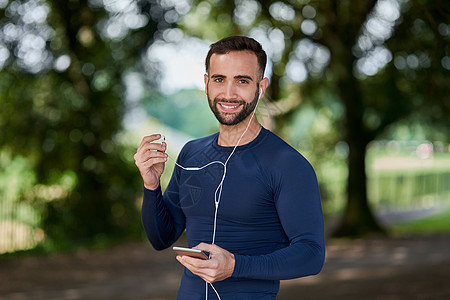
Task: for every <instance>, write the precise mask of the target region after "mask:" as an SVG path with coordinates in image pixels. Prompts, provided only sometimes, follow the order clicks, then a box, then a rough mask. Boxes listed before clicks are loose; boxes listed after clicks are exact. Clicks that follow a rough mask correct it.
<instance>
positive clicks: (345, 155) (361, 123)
mask: <svg viewBox="0 0 450 300" xmlns="http://www.w3.org/2000/svg"><path fill="white" fill-rule="evenodd" d="M229 35H247V36H250V37H253V38H255V39H256V40H258V41H259V42H260V43H261V44H262V45H263V48H264V49H265V50H266V52H267V54H268V56H269V62H268V67H267V70H266V76H267V77H268V78H269V80H270V86H269V89H268V91H267V92H266V95H265V97H264V99H263V102H262V104H261V105H260V106H259V108H258V112H257V115H258V118H259V120H260V121H261V122H262V123H263V125H264V126H265V127H266V128H268V129H270V130H272V131H274V132H275V133H276V134H278V135H279V136H281V137H282V138H283V139H285V140H286V141H287V142H288V143H290V144H291V145H292V146H294V147H295V148H296V149H298V151H299V152H300V153H302V154H303V155H304V156H305V157H306V158H307V159H308V160H309V161H310V162H311V163H312V165H313V166H314V168H315V170H316V172H317V176H318V180H319V184H320V188H321V194H322V201H323V202H322V205H323V209H324V214H325V221H326V228H327V230H326V231H327V232H326V233H327V239H328V240H329V241H331V243H333V242H334V243H336V241H341V242H342V241H348V243H352V241H355V239H356V240H358V241H361V240H360V239H361V238H364V239H369V240H370V239H371V238H373V237H377V238H378V237H383V241H386V243H389V240H390V241H392V239H398V238H400V237H405V236H408V237H409V236H418V237H419V238H420V239H422V238H425V237H430V236H434V235H436V234H438V235H439V236H442V235H444V236H447V237H450V236H448V234H449V233H450V144H449V143H450V118H449V115H450V114H449V112H450V97H449V95H450V84H449V82H450V81H449V72H450V46H449V39H450V3H449V2H448V1H445V0H436V1H431V0H419V1H412V0H370V1H318V0H317V1H316V0H286V1H255V0H234V1H225V0H203V1H197V0H65V1H63V0H53V1H51V0H14V1H11V0H0V272H2V270H1V264H2V262H3V263H4V262H5V261H6V262H8V263H10V261H11V260H12V261H14V262H15V261H16V260H18V259H19V260H20V258H22V256H25V257H29V256H37V257H42V256H45V257H47V255H56V254H57V253H61V252H64V253H67V252H74V251H75V252H77V251H79V250H80V249H84V250H83V251H96V250H98V249H102V251H107V250H108V249H112V248H114V247H117V246H118V245H121V246H123V245H127V244H130V243H133V244H134V243H145V234H144V233H143V230H142V228H141V223H140V204H141V196H142V181H141V179H140V176H139V172H138V170H137V168H136V166H135V165H134V159H133V155H134V153H135V151H136V148H137V147H138V146H139V144H140V141H141V139H142V137H143V136H144V135H148V134H152V133H163V134H164V135H165V136H166V140H167V143H168V153H169V155H170V156H171V157H172V158H174V159H175V158H176V157H177V154H178V152H179V150H180V149H181V147H182V146H183V145H184V143H186V142H187V141H188V140H190V139H194V138H198V137H202V136H205V135H209V134H211V133H214V132H216V131H217V130H218V126H217V122H216V120H215V119H214V116H213V115H212V113H211V112H210V110H209V107H208V104H207V100H206V97H205V94H204V91H203V74H204V58H205V56H206V53H207V51H208V49H209V45H210V44H211V43H212V42H215V41H217V40H219V39H220V38H223V37H225V36H229ZM172 169H173V161H170V160H169V163H168V166H167V168H166V171H165V174H164V178H163V181H162V184H163V186H165V185H166V184H167V182H168V180H169V178H170V175H171V171H172ZM339 238H340V239H339ZM348 238H353V239H351V240H349V239H348ZM384 239H386V240H384ZM447 239H448V238H447ZM337 243H340V242H337ZM430 244H433V240H430ZM86 249H87V250H86ZM147 250H148V248H147ZM330 251H331V250H330ZM171 258H173V257H171ZM446 259H447V258H446ZM448 261H449V260H446V262H448ZM4 269H5V270H6V269H7V268H4ZM17 276H18V277H17V278H20V275H17ZM446 276H447V277H446V278H450V275H449V274H448V273H446ZM17 289H18V290H20V288H19V287H18V288H17ZM0 295H1V292H0ZM47 299H49V298H47ZM70 299H75V298H70ZM76 299H78V298H76ZM83 299H87V297H83ZM92 299H99V298H98V297H97V298H96V297H93V298H92ZM105 299H107V298H105ZM110 299H112V298H110ZM118 299H120V298H118ZM122 299H125V296H123V297H122ZM134 299H139V298H138V297H137V296H135V297H134ZM146 299H151V298H146ZM289 299H291V298H289ZM292 299H295V298H292Z"/></svg>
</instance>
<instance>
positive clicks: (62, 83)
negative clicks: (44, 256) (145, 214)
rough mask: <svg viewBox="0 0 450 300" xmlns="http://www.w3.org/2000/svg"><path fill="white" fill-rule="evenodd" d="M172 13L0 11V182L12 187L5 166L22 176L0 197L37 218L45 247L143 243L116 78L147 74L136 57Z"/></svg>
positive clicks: (32, 7)
mask: <svg viewBox="0 0 450 300" xmlns="http://www.w3.org/2000/svg"><path fill="white" fill-rule="evenodd" d="M172 8H173V7H172V6H170V5H169V4H167V5H166V4H164V5H162V4H161V3H159V2H158V3H155V1H141V0H138V1H133V2H131V3H130V4H129V7H128V8H123V7H121V6H120V5H116V3H106V2H105V3H104V4H103V3H102V2H98V1H87V0H80V1H69V2H67V1H61V0H55V1H44V0H43V1H18V0H16V1H9V2H6V3H5V4H4V5H3V6H2V8H1V9H0V11H1V14H2V16H3V17H2V19H1V20H0V30H1V31H2V32H8V34H7V35H1V36H0V49H3V52H2V54H1V55H0V68H1V69H0V107H1V109H0V132H1V134H0V147H1V149H2V152H1V155H2V159H3V161H2V163H3V164H7V165H8V168H7V169H6V170H5V172H3V170H2V171H1V172H0V176H6V177H8V178H9V180H15V179H17V178H16V177H15V175H14V174H13V173H12V171H11V170H12V169H11V167H12V166H16V167H18V169H17V170H24V173H23V175H24V177H23V179H24V180H23V181H22V182H20V186H17V185H16V188H15V189H14V190H15V193H17V194H15V195H9V194H8V193H10V192H9V187H5V186H3V181H2V190H1V192H2V196H4V197H6V196H5V194H4V193H6V194H8V195H9V196H8V197H10V198H14V201H16V202H20V203H21V205H26V206H28V207H31V208H32V210H34V212H38V213H39V215H40V216H41V217H40V218H39V219H38V222H39V223H40V224H38V226H39V227H40V228H42V229H43V230H44V233H45V237H46V240H45V243H47V244H48V245H50V244H52V245H53V246H52V247H55V248H59V247H64V245H67V246H70V245H74V244H85V243H92V242H94V243H98V242H100V243H105V240H108V239H114V238H121V237H129V238H133V237H138V236H139V237H140V236H141V232H142V230H141V227H140V218H139V209H138V208H139V205H140V202H139V200H138V199H139V198H140V194H141V185H142V183H141V180H140V178H139V172H138V171H137V169H136V167H135V165H134V162H133V160H132V157H133V154H134V151H135V148H134V149H129V148H128V147H127V146H124V145H122V144H121V142H120V141H119V140H118V138H117V136H118V134H119V133H120V132H121V130H122V121H123V116H124V114H125V111H126V102H125V100H126V99H125V90H126V87H125V84H124V81H123V77H124V76H126V74H127V72H130V71H135V70H137V69H139V68H140V67H142V68H143V69H145V70H148V71H149V72H152V71H153V70H152V69H148V68H147V66H145V65H144V64H142V63H141V53H142V51H144V50H145V48H146V47H147V46H148V45H149V44H151V43H152V41H153V40H154V35H156V34H157V33H158V28H161V29H164V28H169V27H171V26H172V24H171V23H170V22H167V21H166V20H165V19H164V12H165V11H167V10H171V9H172ZM149 11H152V14H151V15H150V14H148V12H149ZM33 12H40V13H36V14H34V13H33ZM126 18H128V19H127V20H128V21H130V20H133V21H134V23H130V22H125V19H126ZM130 18H131V19H130ZM158 26H159V27H158ZM12 29H15V30H12ZM5 49H6V50H5ZM5 53H7V54H8V55H9V56H5ZM5 57H7V58H8V59H4V58H5ZM144 75H145V76H148V77H149V78H148V80H149V82H150V79H151V78H153V74H144ZM5 155H7V156H5ZM5 157H6V158H5ZM5 160H6V161H9V163H11V164H12V165H11V166H10V165H9V164H8V163H6V162H4V161H5ZM25 171H26V172H25ZM6 182H8V181H5V183H6ZM12 187H13V186H11V188H12ZM4 199H6V198H3V199H1V200H2V201H3V200H4ZM19 221H20V222H26V220H24V219H23V218H22V219H20V218H19Z"/></svg>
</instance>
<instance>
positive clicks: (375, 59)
mask: <svg viewBox="0 0 450 300" xmlns="http://www.w3.org/2000/svg"><path fill="white" fill-rule="evenodd" d="M449 5H450V3H449V2H448V1H445V0H438V1H431V0H420V1H408V0H378V1H377V0H370V1H315V0H297V1H292V0H291V1H268V0H261V1H254V0H245V1H239V0H236V1H224V0H215V1H212V0H211V1H210V0H201V1H200V0H199V1H195V8H194V9H192V10H191V12H190V14H188V15H187V16H186V17H184V18H183V20H182V22H180V24H181V26H182V27H183V28H184V29H185V31H186V32H188V33H190V34H193V35H197V36H200V37H202V38H204V39H207V40H211V41H215V40H217V39H218V38H221V37H224V36H226V35H235V34H238V35H239V34H245V35H250V36H253V37H255V38H256V39H258V40H259V41H261V42H262V43H263V44H264V43H266V44H267V45H270V47H268V48H269V49H268V50H270V53H269V55H270V58H271V62H272V64H273V65H272V70H273V72H272V74H271V76H272V78H271V86H270V91H269V93H268V97H266V98H268V100H269V101H272V102H275V103H276V105H275V107H277V110H276V111H275V113H278V114H279V115H278V116H277V117H276V119H277V120H276V123H277V125H278V130H279V129H280V127H282V126H283V125H286V124H288V123H289V120H290V117H291V116H292V115H293V112H295V111H296V110H298V109H301V108H302V107H305V106H304V105H299V104H300V102H302V104H305V103H307V102H309V103H311V105H314V106H315V107H317V108H327V110H328V111H329V110H331V114H328V117H329V120H328V122H330V124H331V126H329V127H328V128H329V129H330V130H329V133H328V134H327V135H323V136H321V137H316V139H324V140H326V142H327V147H326V148H327V149H325V150H326V151H329V150H330V148H331V149H332V148H333V147H334V146H335V145H336V144H338V143H339V142H340V141H344V142H345V145H346V148H347V149H348V150H347V164H348V179H347V188H346V190H347V201H346V208H345V212H344V215H343V218H342V221H341V223H340V225H339V226H338V227H337V228H336V231H335V232H334V234H335V235H336V236H362V235H366V234H368V233H372V232H384V229H383V228H382V226H380V224H379V222H378V221H377V219H376V218H375V216H374V214H373V212H372V210H371V207H370V205H369V201H368V198H367V183H366V167H365V155H366V147H367V145H368V144H369V142H370V141H372V140H374V139H376V138H380V137H381V136H382V135H383V134H386V132H387V131H388V130H389V128H390V127H391V126H392V125H394V124H396V123H397V122H399V121H404V120H410V121H412V120H416V121H417V120H419V121H420V122H426V123H427V124H429V126H433V127H432V128H434V129H435V130H438V131H440V133H441V134H440V135H435V136H440V138H444V139H447V140H448V137H449V135H448V131H449V128H450V126H449V118H448V117H446V116H448V115H449V110H450V101H448V100H449V98H448V95H449V92H450V91H449V84H448V72H449V70H450V58H449V51H450V49H449V46H448V40H449V37H450V27H449ZM205 24H208V26H205ZM266 48H267V47H266ZM269 107H270V105H269ZM299 130H300V129H299ZM319 144H320V141H319ZM341 148H342V147H341ZM312 151H323V147H322V149H320V148H317V149H313V150H312ZM324 157H325V156H324Z"/></svg>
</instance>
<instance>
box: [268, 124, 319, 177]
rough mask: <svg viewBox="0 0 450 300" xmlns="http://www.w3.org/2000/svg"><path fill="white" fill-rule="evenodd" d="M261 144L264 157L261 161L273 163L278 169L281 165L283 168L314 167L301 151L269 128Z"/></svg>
mask: <svg viewBox="0 0 450 300" xmlns="http://www.w3.org/2000/svg"><path fill="white" fill-rule="evenodd" d="M260 146H261V147H260V151H261V152H262V153H263V156H262V157H263V158H264V159H263V160H262V161H261V163H262V164H264V165H266V166H267V165H271V166H273V167H276V168H277V169H279V167H281V169H292V168H299V167H302V168H308V169H309V168H311V169H312V166H311V164H310V163H309V162H308V160H307V159H306V158H305V157H304V156H303V155H302V154H301V153H300V152H298V151H297V150H296V149H295V148H294V147H292V146H291V145H289V144H288V143H287V142H286V141H284V140H283V139H282V138H280V137H279V136H278V135H276V134H275V133H273V132H271V131H269V130H267V134H266V137H265V139H264V141H263V143H261V145H260Z"/></svg>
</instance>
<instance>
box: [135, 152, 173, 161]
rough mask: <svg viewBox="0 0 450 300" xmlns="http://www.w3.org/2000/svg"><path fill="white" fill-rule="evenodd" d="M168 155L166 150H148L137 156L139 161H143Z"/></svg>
mask: <svg viewBox="0 0 450 300" xmlns="http://www.w3.org/2000/svg"><path fill="white" fill-rule="evenodd" d="M165 157H167V153H165V152H159V151H158V152H157V151H146V152H144V153H142V154H141V155H138V156H137V157H136V158H137V162H140V163H143V162H146V161H148V160H149V159H153V158H165Z"/></svg>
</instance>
